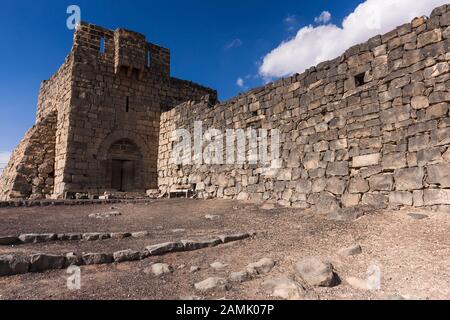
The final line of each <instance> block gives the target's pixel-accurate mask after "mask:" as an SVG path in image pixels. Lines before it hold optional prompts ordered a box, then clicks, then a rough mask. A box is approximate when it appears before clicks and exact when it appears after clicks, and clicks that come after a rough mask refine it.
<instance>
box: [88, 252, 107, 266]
mask: <svg viewBox="0 0 450 320" xmlns="http://www.w3.org/2000/svg"><path fill="white" fill-rule="evenodd" d="M113 261H114V258H113V256H112V255H111V254H105V253H86V254H83V262H84V264H86V265H93V264H107V263H112V262H113Z"/></svg>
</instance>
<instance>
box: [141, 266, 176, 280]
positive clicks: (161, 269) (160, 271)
mask: <svg viewBox="0 0 450 320" xmlns="http://www.w3.org/2000/svg"><path fill="white" fill-rule="evenodd" d="M149 271H150V272H151V274H153V275H154V276H156V277H161V276H163V275H166V274H171V273H173V268H172V267H171V266H170V265H168V264H166V263H155V264H153V265H151V267H150V270H149ZM149 271H147V272H146V273H150V272H149ZM144 272H145V271H144Z"/></svg>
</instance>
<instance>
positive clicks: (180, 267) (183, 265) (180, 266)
mask: <svg viewBox="0 0 450 320" xmlns="http://www.w3.org/2000/svg"><path fill="white" fill-rule="evenodd" d="M185 268H186V265H185V264H180V265H179V266H178V268H177V269H178V270H183V269H185Z"/></svg>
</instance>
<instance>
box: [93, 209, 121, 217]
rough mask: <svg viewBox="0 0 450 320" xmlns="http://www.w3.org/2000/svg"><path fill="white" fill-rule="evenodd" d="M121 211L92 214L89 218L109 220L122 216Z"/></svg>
mask: <svg viewBox="0 0 450 320" xmlns="http://www.w3.org/2000/svg"><path fill="white" fill-rule="evenodd" d="M121 215H122V214H121V213H120V212H119V211H111V212H102V213H91V214H90V215H89V216H88V217H89V218H93V219H109V218H113V217H118V216H121Z"/></svg>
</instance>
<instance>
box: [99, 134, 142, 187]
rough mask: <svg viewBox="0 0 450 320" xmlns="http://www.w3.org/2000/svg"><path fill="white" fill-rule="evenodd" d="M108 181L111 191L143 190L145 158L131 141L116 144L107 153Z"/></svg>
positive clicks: (119, 141) (121, 141)
mask: <svg viewBox="0 0 450 320" xmlns="http://www.w3.org/2000/svg"><path fill="white" fill-rule="evenodd" d="M107 164H108V165H107V168H108V169H109V170H107V174H106V179H107V182H108V184H109V186H110V188H111V189H113V190H117V191H121V192H128V191H136V190H140V189H143V188H144V187H143V181H142V171H143V156H142V152H141V151H140V149H139V147H138V146H137V145H136V144H135V143H134V142H133V141H132V140H130V139H121V140H118V141H116V142H114V143H113V144H112V145H111V146H110V148H109V150H108V153H107Z"/></svg>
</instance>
